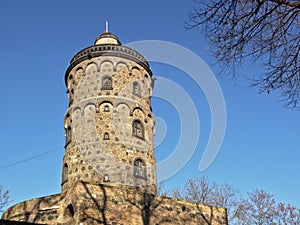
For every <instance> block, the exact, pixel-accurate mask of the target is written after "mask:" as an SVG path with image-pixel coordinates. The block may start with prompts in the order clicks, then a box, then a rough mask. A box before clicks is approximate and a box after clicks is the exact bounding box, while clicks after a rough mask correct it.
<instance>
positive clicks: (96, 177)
mask: <svg viewBox="0 0 300 225" xmlns="http://www.w3.org/2000/svg"><path fill="white" fill-rule="evenodd" d="M65 83H66V86H67V93H68V101H69V108H68V110H67V113H66V115H65V122H64V126H65V135H66V145H65V154H64V158H63V172H62V173H63V174H62V192H63V193H64V192H66V191H67V190H69V189H70V188H71V187H72V186H73V185H74V184H75V183H76V182H81V181H83V182H88V183H92V184H106V185H111V186H115V185H116V186H122V187H126V188H135V189H138V190H141V191H144V192H147V193H150V194H156V161H155V156H154V133H155V120H154V115H153V113H152V110H151V103H150V98H151V94H152V88H153V80H152V73H151V70H150V68H149V64H148V63H147V61H146V60H145V58H144V57H143V56H142V55H140V54H139V53H138V52H136V51H135V50H133V49H131V48H128V47H126V46H122V45H121V43H120V41H119V40H118V38H117V37H116V36H115V35H113V34H111V33H103V34H102V35H100V36H99V37H98V38H97V40H96V41H95V44H94V45H93V46H90V47H88V48H85V49H83V50H82V51H80V52H78V53H77V54H76V55H75V56H74V57H73V59H72V60H71V62H70V65H69V67H68V69H67V71H66V74H65Z"/></svg>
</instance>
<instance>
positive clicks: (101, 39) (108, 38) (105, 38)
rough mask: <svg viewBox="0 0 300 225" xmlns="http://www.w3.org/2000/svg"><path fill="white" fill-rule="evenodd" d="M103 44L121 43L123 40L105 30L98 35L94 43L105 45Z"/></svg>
mask: <svg viewBox="0 0 300 225" xmlns="http://www.w3.org/2000/svg"><path fill="white" fill-rule="evenodd" d="M103 44H110V45H121V42H120V40H119V38H118V37H117V36H116V35H114V34H112V33H110V32H107V31H105V32H104V33H102V34H100V35H99V36H98V37H97V39H96V41H95V43H94V45H103Z"/></svg>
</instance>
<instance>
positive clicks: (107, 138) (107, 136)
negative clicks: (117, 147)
mask: <svg viewBox="0 0 300 225" xmlns="http://www.w3.org/2000/svg"><path fill="white" fill-rule="evenodd" d="M103 140H109V133H108V132H105V133H104V136H103Z"/></svg>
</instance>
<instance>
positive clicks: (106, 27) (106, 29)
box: [105, 21, 108, 33]
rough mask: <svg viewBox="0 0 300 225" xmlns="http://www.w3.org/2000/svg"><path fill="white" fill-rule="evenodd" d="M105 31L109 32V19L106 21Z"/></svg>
mask: <svg viewBox="0 0 300 225" xmlns="http://www.w3.org/2000/svg"><path fill="white" fill-rule="evenodd" d="M105 33H108V21H105Z"/></svg>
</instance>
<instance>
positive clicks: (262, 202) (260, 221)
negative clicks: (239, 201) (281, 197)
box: [240, 189, 276, 225]
mask: <svg viewBox="0 0 300 225" xmlns="http://www.w3.org/2000/svg"><path fill="white" fill-rule="evenodd" d="M244 204H245V205H246V207H245V209H244V212H243V214H244V215H243V218H244V219H246V221H245V220H243V219H242V218H240V220H241V222H242V223H241V224H249V225H264V224H271V225H272V224H276V223H275V219H276V217H275V214H276V202H275V199H274V198H273V196H272V195H271V194H269V193H267V192H266V191H264V190H260V189H255V190H254V191H252V192H250V193H248V199H246V200H245V201H244Z"/></svg>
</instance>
